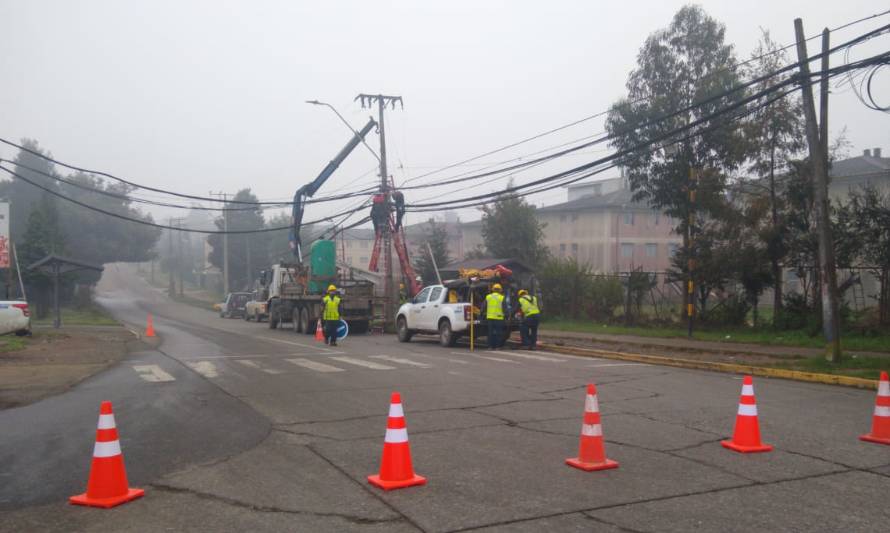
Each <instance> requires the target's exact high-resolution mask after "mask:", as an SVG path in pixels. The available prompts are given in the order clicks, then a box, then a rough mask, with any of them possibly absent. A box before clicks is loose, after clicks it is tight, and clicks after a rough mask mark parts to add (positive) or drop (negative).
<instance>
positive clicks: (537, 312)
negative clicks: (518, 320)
mask: <svg viewBox="0 0 890 533" xmlns="http://www.w3.org/2000/svg"><path fill="white" fill-rule="evenodd" d="M518 295H519V309H520V311H521V312H522V325H521V326H520V329H519V333H520V335H522V346H524V347H525V348H528V349H529V350H534V349H535V348H536V347H537V346H538V320H539V319H540V318H541V308H540V307H538V297H537V296H530V295H529V294H528V291H527V290H525V289H522V290H520V291H519V293H518Z"/></svg>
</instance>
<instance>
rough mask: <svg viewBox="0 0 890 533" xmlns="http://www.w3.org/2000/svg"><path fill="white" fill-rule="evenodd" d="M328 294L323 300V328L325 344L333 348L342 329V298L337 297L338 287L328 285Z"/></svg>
mask: <svg viewBox="0 0 890 533" xmlns="http://www.w3.org/2000/svg"><path fill="white" fill-rule="evenodd" d="M327 292H328V293H327V294H325V296H324V298H322V299H321V301H322V304H323V306H324V314H323V315H322V328H324V343H325V344H330V345H331V346H336V345H337V329H338V328H339V327H340V296H339V295H337V286H336V285H334V284H331V285H328V291H327Z"/></svg>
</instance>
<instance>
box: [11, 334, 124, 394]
mask: <svg viewBox="0 0 890 533" xmlns="http://www.w3.org/2000/svg"><path fill="white" fill-rule="evenodd" d="M139 342H140V341H139V340H138V339H137V338H136V336H135V335H133V333H132V332H130V331H129V330H127V329H126V328H124V327H123V326H70V327H64V328H61V329H59V330H53V329H49V328H35V329H34V336H33V337H30V338H24V337H9V336H6V337H0V409H8V408H10V407H18V406H22V405H27V404H30V403H34V402H36V401H39V400H41V399H43V398H46V397H48V396H53V395H55V394H59V393H62V392H65V391H66V390H68V389H70V388H71V387H73V386H74V385H76V384H77V383H79V382H81V381H83V380H84V379H86V378H88V377H90V376H92V375H94V374H96V373H98V372H101V371H102V370H104V369H106V368H108V367H109V366H111V365H113V364H115V363H117V362H118V361H120V360H121V359H122V358H123V357H124V356H125V355H126V354H127V352H128V350H130V349H135V348H137V347H138V346H139ZM20 343H21V344H20ZM4 349H6V350H10V351H2V350H4Z"/></svg>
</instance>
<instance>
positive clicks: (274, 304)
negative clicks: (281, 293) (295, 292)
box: [269, 302, 279, 329]
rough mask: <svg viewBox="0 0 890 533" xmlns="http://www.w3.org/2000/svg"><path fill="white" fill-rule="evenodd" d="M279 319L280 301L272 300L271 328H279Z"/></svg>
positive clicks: (270, 310) (270, 307)
mask: <svg viewBox="0 0 890 533" xmlns="http://www.w3.org/2000/svg"><path fill="white" fill-rule="evenodd" d="M278 321H279V318H278V303H277V302H272V305H270V306H269V329H277V328H278Z"/></svg>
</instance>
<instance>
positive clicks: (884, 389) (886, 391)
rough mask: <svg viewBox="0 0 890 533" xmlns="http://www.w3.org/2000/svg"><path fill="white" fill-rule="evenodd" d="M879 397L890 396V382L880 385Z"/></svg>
mask: <svg viewBox="0 0 890 533" xmlns="http://www.w3.org/2000/svg"><path fill="white" fill-rule="evenodd" d="M878 396H890V381H882V382H880V383H878Z"/></svg>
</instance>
